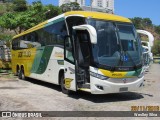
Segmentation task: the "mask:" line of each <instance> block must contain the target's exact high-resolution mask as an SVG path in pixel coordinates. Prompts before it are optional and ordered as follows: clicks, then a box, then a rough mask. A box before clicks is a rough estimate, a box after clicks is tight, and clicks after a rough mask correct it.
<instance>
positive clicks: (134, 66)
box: [124, 51, 138, 73]
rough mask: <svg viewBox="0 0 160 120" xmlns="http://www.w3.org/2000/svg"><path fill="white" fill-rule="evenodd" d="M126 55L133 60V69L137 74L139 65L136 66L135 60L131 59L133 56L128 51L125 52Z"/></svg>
mask: <svg viewBox="0 0 160 120" xmlns="http://www.w3.org/2000/svg"><path fill="white" fill-rule="evenodd" d="M124 53H125V54H127V55H128V56H129V58H130V59H131V61H132V63H133V69H134V70H135V71H136V73H138V72H137V69H138V65H136V63H135V62H134V60H133V58H132V57H131V55H130V54H129V53H128V51H124Z"/></svg>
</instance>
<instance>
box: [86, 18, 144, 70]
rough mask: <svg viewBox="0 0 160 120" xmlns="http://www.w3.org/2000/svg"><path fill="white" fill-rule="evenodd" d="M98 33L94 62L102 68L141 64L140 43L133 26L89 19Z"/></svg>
mask: <svg viewBox="0 0 160 120" xmlns="http://www.w3.org/2000/svg"><path fill="white" fill-rule="evenodd" d="M87 23H88V24H90V25H92V26H93V27H95V29H96V31H97V44H95V45H92V54H93V59H94V62H95V63H97V64H98V65H100V66H102V67H103V66H110V67H119V66H121V67H123V66H124V67H134V66H138V65H140V64H141V62H142V61H141V55H142V54H141V49H140V46H141V45H140V41H139V39H138V37H137V33H136V31H135V28H134V26H133V25H132V24H129V23H120V22H113V21H104V20H96V19H88V20H87Z"/></svg>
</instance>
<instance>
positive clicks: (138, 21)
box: [130, 17, 153, 29]
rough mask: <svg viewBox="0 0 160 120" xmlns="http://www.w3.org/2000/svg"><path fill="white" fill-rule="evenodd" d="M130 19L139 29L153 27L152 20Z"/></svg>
mask: <svg viewBox="0 0 160 120" xmlns="http://www.w3.org/2000/svg"><path fill="white" fill-rule="evenodd" d="M130 19H131V21H132V22H133V24H134V25H135V27H136V28H137V29H144V28H146V27H152V26H153V24H152V21H151V20H150V18H140V17H134V18H130Z"/></svg>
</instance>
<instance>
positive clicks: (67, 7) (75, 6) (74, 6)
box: [60, 2, 82, 12]
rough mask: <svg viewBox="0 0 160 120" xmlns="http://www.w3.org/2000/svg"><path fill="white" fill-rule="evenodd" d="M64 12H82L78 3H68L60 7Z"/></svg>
mask: <svg viewBox="0 0 160 120" xmlns="http://www.w3.org/2000/svg"><path fill="white" fill-rule="evenodd" d="M60 8H61V10H62V12H68V11H74V10H82V8H81V7H80V6H79V4H78V3H77V2H71V3H66V4H63V5H61V6H60Z"/></svg>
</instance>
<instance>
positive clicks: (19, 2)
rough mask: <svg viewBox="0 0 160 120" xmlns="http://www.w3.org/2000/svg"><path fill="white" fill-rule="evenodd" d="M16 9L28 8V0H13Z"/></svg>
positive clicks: (24, 9) (19, 10)
mask: <svg viewBox="0 0 160 120" xmlns="http://www.w3.org/2000/svg"><path fill="white" fill-rule="evenodd" d="M13 5H14V8H13V9H14V11H16V12H22V11H26V10H27V2H26V0H13Z"/></svg>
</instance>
